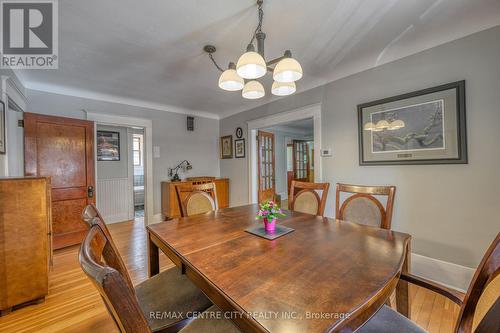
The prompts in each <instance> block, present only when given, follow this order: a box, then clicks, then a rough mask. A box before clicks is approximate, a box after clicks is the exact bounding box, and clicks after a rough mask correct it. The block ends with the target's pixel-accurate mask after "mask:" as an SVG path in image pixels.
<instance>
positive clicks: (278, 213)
mask: <svg viewBox="0 0 500 333" xmlns="http://www.w3.org/2000/svg"><path fill="white" fill-rule="evenodd" d="M259 208H260V209H259V212H258V213H257V217H256V218H257V219H258V220H261V219H262V220H264V229H265V230H266V232H267V233H273V232H274V231H275V230H276V220H277V219H278V217H283V216H286V215H285V214H283V211H282V210H281V208H280V207H279V206H278V204H276V203H275V202H274V201H272V200H270V201H264V202H262V203H261V204H260V205H259Z"/></svg>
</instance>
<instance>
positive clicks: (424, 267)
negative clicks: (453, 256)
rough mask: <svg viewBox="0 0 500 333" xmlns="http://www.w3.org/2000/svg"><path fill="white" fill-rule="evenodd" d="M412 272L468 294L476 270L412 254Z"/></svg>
mask: <svg viewBox="0 0 500 333" xmlns="http://www.w3.org/2000/svg"><path fill="white" fill-rule="evenodd" d="M411 271H412V273H413V274H415V275H417V276H420V277H423V278H425V279H428V280H431V281H434V282H439V283H441V284H443V285H444V286H446V287H450V288H453V289H456V290H459V291H461V292H466V291H467V289H468V288H469V284H470V282H471V280H472V277H473V275H474V272H475V269H474V268H470V267H465V266H461V265H457V264H453V263H451V262H447V261H442V260H439V259H434V258H430V257H426V256H422V255H420V254H416V253H412V254H411Z"/></svg>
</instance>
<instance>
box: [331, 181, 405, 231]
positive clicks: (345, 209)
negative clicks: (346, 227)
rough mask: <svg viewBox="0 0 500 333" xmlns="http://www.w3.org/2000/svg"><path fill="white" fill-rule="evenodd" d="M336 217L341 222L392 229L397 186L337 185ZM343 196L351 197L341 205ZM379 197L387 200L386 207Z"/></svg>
mask: <svg viewBox="0 0 500 333" xmlns="http://www.w3.org/2000/svg"><path fill="white" fill-rule="evenodd" d="M335 192H336V203H335V217H336V218H337V219H339V220H343V221H348V222H354V223H358V224H364V225H370V226H375V227H379V228H383V229H391V221H392V210H393V206H394V196H395V194H396V187H395V186H363V185H349V184H337V186H336V191H335ZM341 194H348V195H349V196H348V197H347V198H346V199H345V200H344V201H343V203H342V205H341V204H340V203H341ZM377 197H385V198H387V201H386V205H385V207H384V205H382V203H381V202H380V201H379V199H377Z"/></svg>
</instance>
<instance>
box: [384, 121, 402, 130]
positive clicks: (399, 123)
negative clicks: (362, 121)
mask: <svg viewBox="0 0 500 333" xmlns="http://www.w3.org/2000/svg"><path fill="white" fill-rule="evenodd" d="M403 127H405V122H404V121H402V120H399V119H398V120H394V121H393V122H392V123H390V124H389V127H388V128H387V129H389V130H391V131H393V130H397V129H400V128H403Z"/></svg>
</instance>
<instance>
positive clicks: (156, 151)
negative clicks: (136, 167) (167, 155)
mask: <svg viewBox="0 0 500 333" xmlns="http://www.w3.org/2000/svg"><path fill="white" fill-rule="evenodd" d="M153 157H154V158H160V146H153Z"/></svg>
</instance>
